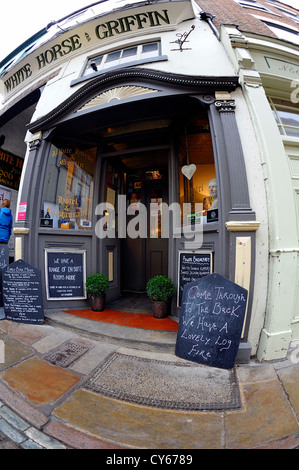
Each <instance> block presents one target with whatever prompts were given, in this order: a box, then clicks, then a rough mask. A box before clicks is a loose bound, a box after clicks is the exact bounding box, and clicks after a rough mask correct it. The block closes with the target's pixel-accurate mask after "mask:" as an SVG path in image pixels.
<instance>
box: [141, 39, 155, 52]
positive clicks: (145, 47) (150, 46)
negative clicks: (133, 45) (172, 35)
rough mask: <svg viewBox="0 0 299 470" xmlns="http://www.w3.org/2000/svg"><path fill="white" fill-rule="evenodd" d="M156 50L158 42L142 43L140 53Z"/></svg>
mask: <svg viewBox="0 0 299 470" xmlns="http://www.w3.org/2000/svg"><path fill="white" fill-rule="evenodd" d="M157 50H158V43H157V42H152V43H150V44H144V45H143V46H142V54H144V53H147V52H153V51H157Z"/></svg>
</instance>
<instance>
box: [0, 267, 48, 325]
mask: <svg viewBox="0 0 299 470" xmlns="http://www.w3.org/2000/svg"><path fill="white" fill-rule="evenodd" d="M2 276H3V279H2V282H3V303H4V312H5V317H6V319H7V320H13V321H17V322H21V323H34V324H39V323H43V321H44V310H43V300H42V292H41V273H40V270H39V269H36V268H35V267H33V266H31V265H30V264H28V263H26V262H25V261H23V260H18V261H15V262H14V263H11V264H9V265H8V266H7V267H6V268H4V269H3V273H2Z"/></svg>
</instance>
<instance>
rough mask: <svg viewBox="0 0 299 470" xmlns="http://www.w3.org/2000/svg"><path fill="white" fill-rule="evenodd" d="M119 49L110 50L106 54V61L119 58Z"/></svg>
mask: <svg viewBox="0 0 299 470" xmlns="http://www.w3.org/2000/svg"><path fill="white" fill-rule="evenodd" d="M120 53H121V51H116V52H111V54H108V55H107V58H106V62H112V61H113V60H118V59H119V58H120Z"/></svg>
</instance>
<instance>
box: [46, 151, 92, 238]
mask: <svg viewBox="0 0 299 470" xmlns="http://www.w3.org/2000/svg"><path fill="white" fill-rule="evenodd" d="M96 155H97V149H96V148H95V147H94V148H89V147H86V146H84V147H83V146H82V147H74V148H71V147H69V146H67V144H63V143H56V144H55V145H54V144H52V145H51V148H50V153H49V157H48V163H47V169H46V178H45V182H44V190H43V197H42V206H41V214H40V227H44V228H51V229H61V230H70V229H78V230H91V228H92V201H93V192H94V173H95V164H96Z"/></svg>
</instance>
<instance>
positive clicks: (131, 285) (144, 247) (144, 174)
mask: <svg viewBox="0 0 299 470" xmlns="http://www.w3.org/2000/svg"><path fill="white" fill-rule="evenodd" d="M168 152H169V149H168V148H162V149H161V148H154V149H146V150H140V151H137V152H134V153H133V154H124V155H118V157H117V158H113V160H111V159H107V162H108V175H111V176H112V175H114V181H111V178H110V181H109V176H108V181H107V191H110V192H111V191H113V192H114V194H115V196H116V195H117V194H119V195H122V196H123V197H124V196H125V199H126V210H127V215H126V228H127V230H126V236H125V237H121V238H119V239H118V240H117V244H118V249H119V251H118V252H119V261H120V269H119V281H120V294H121V296H122V298H124V297H127V298H128V297H130V296H134V298H136V297H138V298H139V299H140V300H142V298H143V297H144V301H145V303H146V295H145V294H146V283H147V281H148V280H149V279H150V278H151V277H153V276H156V275H158V274H163V275H166V276H167V275H168V239H167V238H162V232H161V222H162V212H161V210H160V209H159V207H158V206H160V204H161V203H168ZM117 216H118V217H119V216H120V214H117ZM138 304H139V305H140V302H138Z"/></svg>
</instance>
